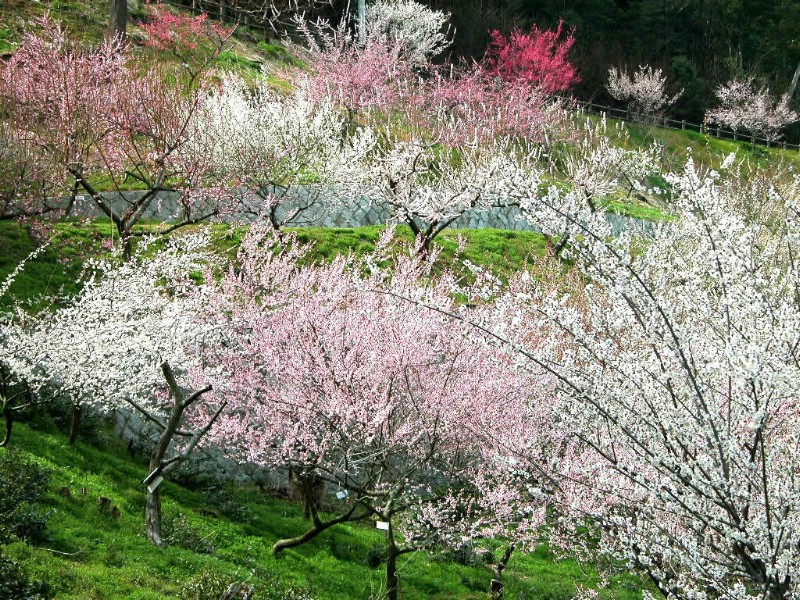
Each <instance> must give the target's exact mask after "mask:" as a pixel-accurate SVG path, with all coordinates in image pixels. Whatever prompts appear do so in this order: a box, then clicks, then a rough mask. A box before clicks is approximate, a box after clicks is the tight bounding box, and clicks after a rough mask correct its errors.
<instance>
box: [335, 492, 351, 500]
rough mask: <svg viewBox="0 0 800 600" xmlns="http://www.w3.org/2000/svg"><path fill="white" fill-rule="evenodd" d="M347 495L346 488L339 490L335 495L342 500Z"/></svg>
mask: <svg viewBox="0 0 800 600" xmlns="http://www.w3.org/2000/svg"><path fill="white" fill-rule="evenodd" d="M347 496H349V494H348V493H347V490H339V491H338V492H336V497H337V498H338V499H339V500H344V499H345V498H347Z"/></svg>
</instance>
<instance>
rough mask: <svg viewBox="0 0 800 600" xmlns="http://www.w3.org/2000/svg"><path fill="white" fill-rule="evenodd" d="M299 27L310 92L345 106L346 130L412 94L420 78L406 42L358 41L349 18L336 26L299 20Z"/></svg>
mask: <svg viewBox="0 0 800 600" xmlns="http://www.w3.org/2000/svg"><path fill="white" fill-rule="evenodd" d="M297 25H298V28H299V29H300V31H301V32H302V33H303V37H304V42H305V46H306V47H305V48H298V49H297V51H298V53H300V54H301V56H304V57H305V60H306V61H307V62H308V63H309V64H310V66H311V71H312V73H311V76H310V77H309V78H308V86H309V93H310V96H311V98H312V99H313V100H321V99H325V100H330V101H332V102H333V104H334V105H335V106H337V107H339V108H342V109H344V110H346V111H347V115H348V129H352V128H354V127H355V122H356V121H355V120H356V117H357V116H358V115H359V114H360V113H362V112H365V111H369V110H371V109H375V110H378V111H386V110H388V109H390V108H394V107H398V106H401V105H403V104H405V103H406V102H407V101H408V100H409V99H410V98H411V97H412V96H413V93H414V91H415V86H414V85H413V84H414V83H415V79H416V78H415V76H414V73H413V68H412V67H413V64H412V62H411V61H410V60H409V58H408V56H407V53H406V52H405V49H404V46H403V43H402V42H400V41H396V40H387V39H384V38H381V37H379V36H378V35H375V36H370V37H368V38H367V39H366V42H365V43H364V44H363V45H359V44H357V43H356V41H355V39H354V38H353V35H352V33H351V32H350V31H349V30H348V28H347V22H346V21H345V20H343V21H341V22H340V23H339V25H338V26H336V27H334V26H332V25H331V24H330V23H329V22H327V21H325V20H317V21H316V22H313V23H309V22H307V21H305V20H303V19H300V20H299V21H298V23H297Z"/></svg>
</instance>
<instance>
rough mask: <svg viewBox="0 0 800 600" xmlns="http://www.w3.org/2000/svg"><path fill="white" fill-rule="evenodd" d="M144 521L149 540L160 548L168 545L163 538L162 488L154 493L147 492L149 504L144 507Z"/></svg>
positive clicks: (158, 488)
mask: <svg viewBox="0 0 800 600" xmlns="http://www.w3.org/2000/svg"><path fill="white" fill-rule="evenodd" d="M144 521H145V527H146V529H147V539H148V540H150V542H151V543H152V544H153V545H154V546H157V547H159V548H163V547H164V546H166V545H167V544H166V543H165V542H164V538H162V537H161V486H158V487H157V488H156V489H154V490H153V491H152V492H151V491H150V490H148V491H147V502H146V503H145V505H144Z"/></svg>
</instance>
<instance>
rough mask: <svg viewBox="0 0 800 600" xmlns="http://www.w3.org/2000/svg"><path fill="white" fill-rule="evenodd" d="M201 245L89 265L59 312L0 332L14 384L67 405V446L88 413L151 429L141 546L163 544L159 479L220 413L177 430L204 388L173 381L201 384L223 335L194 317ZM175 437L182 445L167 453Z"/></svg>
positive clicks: (190, 242)
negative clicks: (134, 416) (137, 417)
mask: <svg viewBox="0 0 800 600" xmlns="http://www.w3.org/2000/svg"><path fill="white" fill-rule="evenodd" d="M206 244H207V240H206V239H204V238H203V236H200V235H193V236H184V237H182V238H179V239H176V240H172V241H170V242H168V243H167V246H166V247H165V248H164V249H162V250H160V251H158V252H156V253H152V252H151V253H149V255H147V254H146V253H145V251H144V250H145V248H142V251H141V252H140V253H139V254H136V255H135V256H133V257H132V258H131V260H129V261H126V262H122V263H120V262H119V261H101V262H98V263H95V264H93V265H92V267H93V269H92V270H91V272H92V275H90V276H89V277H88V279H87V280H86V282H85V283H84V286H83V290H82V291H81V293H80V294H79V295H78V296H77V297H76V298H74V299H73V300H71V301H70V302H69V303H68V304H67V305H66V306H64V307H62V308H59V309H58V310H56V311H54V312H47V311H45V312H43V313H41V314H39V315H35V316H29V315H26V314H24V313H22V312H20V313H19V314H18V315H17V318H16V319H15V320H14V321H13V322H11V323H9V324H8V325H7V326H6V327H4V328H3V331H2V332H0V333H6V334H7V335H5V336H4V339H3V342H4V343H3V347H2V361H3V363H4V364H5V365H6V366H7V368H8V369H9V371H10V373H12V374H13V377H14V378H15V379H16V380H18V381H22V382H25V384H26V385H27V386H28V389H29V390H30V391H31V392H32V393H34V394H36V395H39V396H41V397H53V396H54V395H56V394H65V395H68V396H69V397H70V398H71V399H72V402H73V427H72V431H71V432H70V441H74V439H75V436H76V435H77V424H78V418H79V417H80V414H81V412H82V411H84V410H86V409H87V408H89V409H92V410H96V411H98V412H101V413H109V412H111V411H114V410H120V409H127V410H137V411H139V412H141V413H142V414H143V415H144V417H145V418H146V419H147V420H148V421H150V422H152V423H154V424H155V425H156V426H157V427H158V429H159V430H160V432H161V438H160V441H159V444H158V446H157V448H156V450H155V451H154V454H153V457H152V460H151V465H150V467H151V469H150V476H149V477H148V479H147V480H146V482H147V484H148V499H147V504H146V511H145V512H146V521H147V532H148V537H149V538H150V539H151V541H152V542H153V543H154V544H156V545H163V540H162V538H161V497H160V491H159V486H158V483H160V481H156V479H157V478H158V477H161V476H163V475H165V474H167V473H168V472H169V471H170V470H171V469H173V468H175V467H176V466H177V465H178V464H180V463H181V462H183V461H184V460H185V459H186V458H187V457H188V455H189V454H190V453H191V452H192V450H193V449H194V448H195V447H196V445H197V444H198V443H199V442H200V440H201V439H202V437H203V436H204V435H205V434H206V432H207V431H208V429H209V428H210V427H211V426H212V425H213V423H214V421H215V420H216V419H217V418H218V416H219V413H220V411H221V410H222V409H221V408H219V409H218V410H216V412H212V413H211V414H210V415H209V418H208V419H207V420H206V421H205V422H203V423H202V425H200V426H198V428H197V429H193V430H186V429H184V428H183V427H184V426H183V422H184V420H185V419H182V417H183V413H184V412H185V411H186V410H187V409H189V408H190V407H191V406H192V405H193V404H194V403H195V402H196V401H197V400H199V398H200V396H202V395H203V394H205V393H207V392H208V391H209V390H210V388H208V387H203V388H202V389H200V390H199V391H197V392H194V393H192V392H188V393H187V392H186V391H185V390H184V389H183V388H181V387H180V386H178V384H177V383H176V378H177V377H178V376H180V377H191V376H195V377H199V378H200V379H202V369H203V367H204V360H205V359H204V357H205V356H206V351H205V348H206V347H207V346H208V345H214V344H216V343H218V341H219V339H220V336H221V335H222V332H221V330H220V329H219V327H217V325H215V324H214V323H212V322H200V321H198V320H197V318H196V317H197V315H198V314H200V313H201V307H202V305H203V303H204V301H205V298H206V297H207V294H205V293H204V291H205V290H204V289H203V287H202V286H200V287H198V286H197V285H195V284H194V283H193V282H192V281H191V279H190V274H191V273H192V272H196V271H198V270H202V269H204V268H206V266H207V263H208V261H209V260H211V257H210V256H209V255H208V254H207V253H205V252H204V251H203V248H204V247H205V245H206ZM198 373H199V374H198ZM190 412H191V411H190ZM187 416H188V415H187ZM176 438H179V439H181V440H183V442H182V443H181V444H179V445H177V447H175V448H174V449H172V450H170V448H171V445H172V444H173V443H174V441H173V440H174V439H176ZM170 451H171V452H173V455H172V456H171V457H167V454H168V452H170Z"/></svg>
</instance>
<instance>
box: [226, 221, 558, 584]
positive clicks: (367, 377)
mask: <svg viewBox="0 0 800 600" xmlns="http://www.w3.org/2000/svg"><path fill="white" fill-rule="evenodd" d="M385 239H388V237H387V238H385ZM384 243H385V240H384ZM302 253H303V251H302V250H299V249H298V247H297V245H296V243H293V245H292V248H291V249H288V250H284V251H282V252H278V253H276V252H275V249H274V248H273V247H272V244H271V241H270V239H269V238H267V239H266V240H265V239H264V238H263V237H262V235H259V234H258V231H253V232H251V235H250V236H249V237H248V238H247V239H246V240H245V241H244V242H243V245H242V252H241V254H240V263H239V267H238V269H237V271H236V272H233V271H232V272H230V273H229V274H228V276H227V277H226V279H225V280H224V281H223V282H222V290H223V291H225V290H229V291H230V296H224V297H223V298H225V299H224V300H223V302H224V303H225V306H226V308H225V312H226V313H227V314H229V315H231V320H232V323H231V327H232V328H233V330H234V331H235V332H236V334H234V336H233V338H232V339H234V340H237V342H236V343H235V344H234V345H233V346H230V347H229V348H227V349H225V350H223V355H224V359H223V363H224V367H223V372H222V373H221V375H220V381H219V383H218V384H216V383H215V387H216V389H217V390H218V393H221V394H222V395H223V396H224V397H225V398H226V399H228V401H229V402H230V403H231V407H232V412H231V413H230V414H228V415H223V416H222V417H220V427H218V428H217V429H215V431H214V432H212V433H211V436H212V438H213V437H217V439H218V440H219V442H220V443H223V442H224V444H225V445H226V446H227V447H229V448H232V449H235V453H236V456H237V457H238V458H240V459H243V460H247V461H252V462H255V463H257V464H262V465H264V466H268V467H286V466H289V467H290V468H291V469H292V472H293V473H294V474H296V477H297V478H298V479H299V480H300V482H301V485H303V486H304V487H305V488H306V489H307V490H308V491H309V492H310V491H312V490H313V489H319V488H320V487H324V488H325V489H326V490H327V491H329V492H330V493H334V494H335V497H336V499H335V500H332V502H333V503H334V504H335V506H336V508H333V509H332V510H330V511H329V512H332V513H333V514H334V516H333V517H330V518H328V519H327V520H325V519H323V517H322V515H321V511H320V506H319V504H318V500H319V498H317V501H315V500H314V499H313V498H308V497H307V499H306V500H307V504H306V510H307V514H308V515H309V516H310V518H311V520H312V526H311V527H310V528H309V529H308V530H307V531H306V532H304V533H302V534H300V535H298V536H297V537H294V538H290V539H285V540H280V541H278V542H277V543H276V544H275V546H274V551H275V552H276V553H277V552H281V551H283V550H285V549H287V548H292V547H294V546H297V545H300V544H302V543H305V542H308V541H310V540H311V539H313V538H314V537H315V536H317V535H318V534H319V533H321V532H322V531H325V530H326V529H328V528H329V527H332V526H335V525H336V524H339V523H342V522H346V521H356V520H364V519H368V518H376V519H377V520H378V527H379V528H381V529H384V530H385V531H386V535H387V538H386V540H387V548H386V551H387V566H386V572H387V591H388V595H389V597H390V598H397V597H398V593H399V579H398V574H397V570H398V564H397V559H398V557H399V556H401V555H403V554H405V553H407V552H412V551H415V550H420V549H426V548H435V547H437V546H439V545H441V544H445V543H453V542H454V541H455V540H459V541H460V540H461V539H462V536H464V537H467V538H469V537H479V536H487V535H492V534H498V532H500V531H503V532H505V533H508V531H509V530H510V529H511V528H512V525H511V524H512V523H513V530H514V531H516V532H517V533H516V535H519V536H520V538H522V537H523V533H522V532H528V531H534V530H536V528H537V527H539V526H540V525H541V524H542V522H543V519H544V518H545V506H546V497H547V496H546V494H544V493H543V492H541V491H537V490H535V489H533V488H534V487H535V486H530V487H525V486H521V485H510V480H511V479H512V478H513V476H514V471H513V469H512V468H511V465H513V464H514V463H513V457H511V456H509V455H510V454H511V452H512V450H510V449H508V448H507V447H506V448H504V447H502V446H500V445H499V444H497V443H495V442H496V439H495V438H494V437H493V436H492V435H490V434H489V432H490V431H491V432H495V431H501V432H510V431H512V430H513V431H515V432H516V433H517V434H519V435H520V436H522V435H529V436H531V439H533V437H535V436H536V430H537V428H536V425H537V424H536V423H535V421H534V420H533V419H526V418H525V416H526V412H527V410H528V407H529V406H530V404H529V402H528V399H529V398H530V396H531V394H532V393H533V392H534V390H536V389H538V387H539V386H538V385H537V382H536V380H534V379H530V378H528V377H526V376H525V375H524V374H522V375H520V374H515V373H514V372H513V368H512V366H511V364H510V363H509V362H508V360H507V358H505V357H504V355H503V354H502V353H501V352H498V351H497V350H492V349H490V348H487V347H484V346H481V345H479V344H476V343H475V342H474V341H473V340H472V339H471V336H469V335H467V334H468V331H467V330H465V329H464V328H463V327H460V326H458V325H457V324H453V323H451V322H449V319H440V318H437V317H435V316H433V315H432V314H431V313H430V312H429V311H428V309H426V308H424V307H421V306H419V305H417V304H415V303H411V302H408V301H406V300H404V299H401V298H400V297H399V296H404V297H405V296H411V297H414V298H415V299H419V298H420V295H422V296H424V297H425V298H427V299H429V300H430V299H433V298H435V299H436V301H437V302H442V303H445V304H444V305H445V306H447V307H450V308H452V307H453V303H452V300H451V299H449V298H448V297H447V295H445V294H443V292H444V291H446V288H447V287H449V286H450V285H451V283H452V282H450V281H449V280H443V281H442V282H441V283H440V285H439V286H435V287H430V286H428V287H425V286H423V285H422V279H421V278H422V277H423V276H425V277H427V276H428V274H429V270H428V268H427V267H425V266H424V263H419V262H418V261H416V260H413V259H412V258H411V255H408V256H405V257H404V258H403V257H401V258H400V259H399V260H398V262H396V263H395V264H394V265H393V268H392V269H391V271H384V270H383V269H378V268H377V264H379V263H383V262H384V261H385V260H386V258H387V257H386V256H385V255H382V254H381V253H379V254H378V255H375V256H372V257H368V258H367V259H366V260H364V261H359V260H355V259H353V258H352V257H351V258H345V257H341V258H339V259H337V260H335V261H334V262H333V263H331V264H329V265H325V266H313V265H307V266H301V265H300V264H299V263H298V260H299V259H300V258H301V257H302ZM365 269H366V270H369V271H370V272H369V274H368V275H367V276H366V278H362V274H363V272H364V270H365ZM387 287H388V288H389V289H390V290H391V291H392V293H388V294H387V293H383V292H382V291H381V290H384V291H385V290H386V289H387ZM379 288H380V289H379ZM478 398H479V399H480V401H476V399H478ZM484 407H485V408H486V412H484ZM234 415H235V416H234ZM504 435H506V436H508V435H510V434H509V433H506V434H504ZM498 439H499V438H498Z"/></svg>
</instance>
